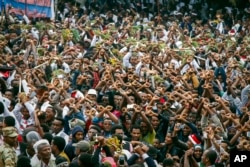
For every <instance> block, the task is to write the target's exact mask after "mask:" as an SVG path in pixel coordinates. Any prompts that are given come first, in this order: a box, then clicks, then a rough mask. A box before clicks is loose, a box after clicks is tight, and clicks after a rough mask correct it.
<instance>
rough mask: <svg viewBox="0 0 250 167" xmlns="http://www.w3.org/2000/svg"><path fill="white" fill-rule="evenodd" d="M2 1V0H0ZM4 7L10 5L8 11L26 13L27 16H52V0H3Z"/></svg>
mask: <svg viewBox="0 0 250 167" xmlns="http://www.w3.org/2000/svg"><path fill="white" fill-rule="evenodd" d="M0 1H2V0H0ZM2 3H5V4H4V5H5V7H6V9H7V8H9V7H11V9H10V13H11V12H14V13H15V14H17V15H22V14H26V16H28V17H29V18H44V17H47V18H54V15H55V14H54V0H4V1H3V2H2Z"/></svg>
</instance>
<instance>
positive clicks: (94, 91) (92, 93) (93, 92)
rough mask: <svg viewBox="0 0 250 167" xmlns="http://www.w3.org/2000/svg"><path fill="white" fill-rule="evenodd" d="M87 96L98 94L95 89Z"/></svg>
mask: <svg viewBox="0 0 250 167" xmlns="http://www.w3.org/2000/svg"><path fill="white" fill-rule="evenodd" d="M87 94H88V95H96V96H97V92H96V90H95V89H89V90H88V93H87Z"/></svg>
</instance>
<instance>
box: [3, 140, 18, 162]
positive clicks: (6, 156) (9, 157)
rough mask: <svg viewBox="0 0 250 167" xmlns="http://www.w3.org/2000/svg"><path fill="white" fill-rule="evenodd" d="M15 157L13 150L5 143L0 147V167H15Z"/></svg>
mask: <svg viewBox="0 0 250 167" xmlns="http://www.w3.org/2000/svg"><path fill="white" fill-rule="evenodd" d="M16 163H17V156H16V152H15V150H14V149H13V148H12V147H10V145H8V144H7V143H4V144H3V145H1V146H0V166H4V167H15V166H16Z"/></svg>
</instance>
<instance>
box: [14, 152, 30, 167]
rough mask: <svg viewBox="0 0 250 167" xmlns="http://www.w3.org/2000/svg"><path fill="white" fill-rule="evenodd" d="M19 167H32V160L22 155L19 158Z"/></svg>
mask: <svg viewBox="0 0 250 167" xmlns="http://www.w3.org/2000/svg"><path fill="white" fill-rule="evenodd" d="M17 167H31V165H30V159H29V158H28V157H26V156H24V155H21V156H20V157H18V160H17Z"/></svg>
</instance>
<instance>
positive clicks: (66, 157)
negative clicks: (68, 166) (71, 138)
mask: <svg viewBox="0 0 250 167" xmlns="http://www.w3.org/2000/svg"><path fill="white" fill-rule="evenodd" d="M59 156H61V157H63V158H65V159H67V161H68V163H70V160H69V157H68V156H67V154H66V153H65V152H64V151H63V152H61V153H60V154H59Z"/></svg>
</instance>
